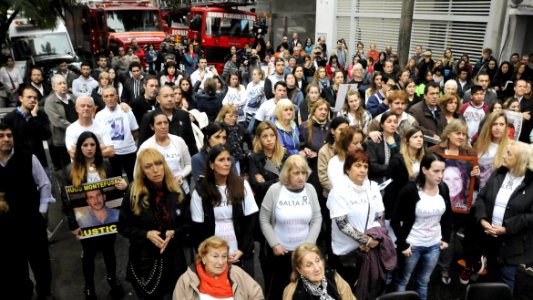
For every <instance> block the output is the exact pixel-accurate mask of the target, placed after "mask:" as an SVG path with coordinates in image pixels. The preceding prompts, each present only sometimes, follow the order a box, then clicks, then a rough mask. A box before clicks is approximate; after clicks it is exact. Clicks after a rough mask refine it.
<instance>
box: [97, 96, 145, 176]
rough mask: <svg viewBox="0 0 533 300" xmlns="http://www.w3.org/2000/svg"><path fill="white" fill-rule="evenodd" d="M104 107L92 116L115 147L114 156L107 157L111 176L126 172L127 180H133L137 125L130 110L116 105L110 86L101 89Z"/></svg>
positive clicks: (116, 99)
mask: <svg viewBox="0 0 533 300" xmlns="http://www.w3.org/2000/svg"><path fill="white" fill-rule="evenodd" d="M102 99H103V100H104V102H105V108H104V109H102V110H101V111H99V112H98V113H97V114H96V117H95V118H94V121H95V122H96V123H99V124H100V125H103V126H104V127H105V128H106V130H107V131H108V132H109V133H110V134H109V135H110V137H111V144H112V145H113V147H114V148H115V156H113V157H110V158H109V162H110V163H111V170H112V172H113V174H112V176H121V175H122V170H123V169H124V171H125V172H126V175H127V176H128V181H129V182H132V181H133V166H134V165H135V158H136V152H137V145H136V144H135V140H136V139H137V137H138V135H139V125H138V124H137V120H136V119H135V115H133V112H132V111H131V110H128V112H124V111H123V110H122V109H121V107H120V106H119V105H118V94H117V90H116V89H115V88H114V87H112V86H107V87H105V88H103V89H102Z"/></svg>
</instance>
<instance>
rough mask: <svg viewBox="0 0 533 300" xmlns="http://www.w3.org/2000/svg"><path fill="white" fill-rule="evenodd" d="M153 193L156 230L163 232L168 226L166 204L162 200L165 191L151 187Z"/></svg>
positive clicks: (168, 217) (168, 218)
mask: <svg viewBox="0 0 533 300" xmlns="http://www.w3.org/2000/svg"><path fill="white" fill-rule="evenodd" d="M153 195H154V204H155V208H154V210H153V211H154V219H155V221H156V223H157V227H158V230H159V231H160V232H162V233H163V236H164V232H165V231H166V230H167V229H168V228H169V227H170V219H171V217H170V213H169V211H168V209H167V204H166V202H165V201H164V195H165V192H164V191H163V189H159V188H155V187H153Z"/></svg>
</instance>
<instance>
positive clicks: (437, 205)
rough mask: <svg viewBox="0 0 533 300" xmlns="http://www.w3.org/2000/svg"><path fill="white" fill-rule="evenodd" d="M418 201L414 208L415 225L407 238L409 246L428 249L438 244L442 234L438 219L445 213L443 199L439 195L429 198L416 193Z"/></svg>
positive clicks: (423, 194) (424, 194)
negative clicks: (418, 197)
mask: <svg viewBox="0 0 533 300" xmlns="http://www.w3.org/2000/svg"><path fill="white" fill-rule="evenodd" d="M418 195H419V196H420V200H419V201H418V202H417V203H416V207H415V223H414V224H413V227H412V228H411V231H410V232H409V235H408V236H407V239H406V241H407V242H408V243H409V244H412V245H415V246H421V247H429V246H433V245H435V244H438V243H440V241H441V239H442V233H441V229H440V218H441V216H442V215H443V214H444V212H445V211H446V204H445V203H444V198H442V196H441V195H440V194H438V193H437V194H436V195H434V196H430V195H428V194H426V193H424V192H423V191H418Z"/></svg>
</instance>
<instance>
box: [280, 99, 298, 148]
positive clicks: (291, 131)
mask: <svg viewBox="0 0 533 300" xmlns="http://www.w3.org/2000/svg"><path fill="white" fill-rule="evenodd" d="M294 118H295V109H294V104H293V103H292V101H291V100H289V99H281V100H279V101H278V103H277V104H276V108H275V109H274V125H276V128H277V129H278V136H279V140H280V143H281V145H282V146H283V147H285V149H286V150H287V153H289V155H293V154H299V153H300V130H299V129H298V125H297V124H296V122H295V120H294Z"/></svg>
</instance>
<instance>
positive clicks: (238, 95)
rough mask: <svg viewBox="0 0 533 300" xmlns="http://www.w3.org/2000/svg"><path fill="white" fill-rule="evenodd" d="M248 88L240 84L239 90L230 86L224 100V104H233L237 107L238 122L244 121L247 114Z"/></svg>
mask: <svg viewBox="0 0 533 300" xmlns="http://www.w3.org/2000/svg"><path fill="white" fill-rule="evenodd" d="M247 98H248V96H247V94H246V89H245V88H244V86H243V85H240V87H239V90H237V89H236V88H234V87H228V92H227V93H226V96H225V97H224V99H223V100H222V105H226V104H233V105H234V106H235V107H237V114H238V115H237V122H244V121H245V120H246V115H245V114H244V105H245V104H246V99H247Z"/></svg>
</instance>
